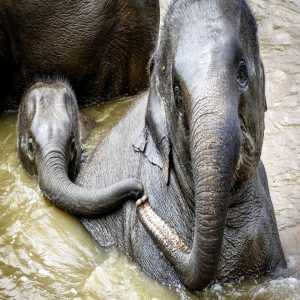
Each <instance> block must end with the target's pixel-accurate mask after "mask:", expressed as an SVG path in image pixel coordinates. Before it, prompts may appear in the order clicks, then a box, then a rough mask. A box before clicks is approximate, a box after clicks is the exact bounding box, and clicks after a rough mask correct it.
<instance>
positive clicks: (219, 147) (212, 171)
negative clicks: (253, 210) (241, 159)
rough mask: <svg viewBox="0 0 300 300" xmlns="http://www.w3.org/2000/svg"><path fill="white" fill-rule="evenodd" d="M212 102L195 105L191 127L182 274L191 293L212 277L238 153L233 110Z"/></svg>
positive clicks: (222, 101)
mask: <svg viewBox="0 0 300 300" xmlns="http://www.w3.org/2000/svg"><path fill="white" fill-rule="evenodd" d="M209 98H211V97H209ZM212 99H213V101H211V103H213V104H211V105H209V102H208V101H209V100H208V101H207V100H206V101H204V105H203V101H196V102H195V103H196V105H195V106H194V110H196V111H197V110H199V111H201V116H199V114H197V113H196V114H194V115H193V119H192V126H191V156H192V163H193V178H194V192H195V233H194V241H193V246H192V250H191V252H190V254H189V263H188V269H186V271H187V273H186V274H188V278H187V283H188V285H189V286H190V287H191V288H193V289H199V288H203V287H205V286H206V285H207V284H208V283H209V282H210V281H211V280H212V279H213V278H214V275H215V273H216V270H217V266H218V262H219V257H220V254H221V248H222V241H223V233H224V227H225V222H226V216H227V210H228V203H229V199H230V190H231V185H232V182H233V177H234V172H235V166H236V163H237V159H238V153H239V120H238V117H237V116H238V114H237V111H235V110H236V108H235V106H234V105H232V106H231V105H230V102H229V101H228V99H222V98H220V99H218V97H217V99H216V97H213V98H212ZM216 103H218V104H216ZM212 106H213V107H212ZM186 274H185V275H186Z"/></svg>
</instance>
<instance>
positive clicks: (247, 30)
mask: <svg viewBox="0 0 300 300" xmlns="http://www.w3.org/2000/svg"><path fill="white" fill-rule="evenodd" d="M153 60H154V61H153V68H152V75H151V85H150V93H149V102H148V108H147V115H146V126H147V128H148V132H149V133H150V135H151V136H152V138H153V140H154V142H155V144H156V147H157V149H158V150H159V152H160V153H161V156H162V159H163V162H164V163H163V164H164V170H169V169H170V168H173V170H174V172H175V173H176V177H177V179H178V182H179V184H180V186H181V189H182V190H183V191H184V192H185V194H186V195H187V197H188V198H191V200H192V202H193V205H194V206H195V230H194V237H193V243H192V245H191V247H187V246H186V244H185V243H184V242H183V241H182V240H181V239H180V237H179V236H178V235H177V233H176V231H175V230H174V229H172V228H170V227H168V225H167V224H166V223H165V222H164V221H163V220H162V219H160V218H159V217H158V216H157V215H156V214H155V213H154V212H153V211H151V208H150V206H149V204H148V203H147V201H145V199H144V201H139V202H138V207H137V209H138V213H139V217H140V219H141V221H142V223H143V225H144V226H145V228H146V229H147V231H148V232H149V234H150V235H151V237H152V238H153V239H154V241H155V243H156V244H158V245H159V247H160V248H161V250H162V251H163V253H164V254H165V256H166V257H167V258H168V260H169V261H170V263H171V264H172V266H173V267H174V269H175V270H176V272H177V273H178V274H179V277H180V279H181V281H182V282H183V283H184V284H185V285H186V286H187V287H189V288H191V289H195V290H199V289H202V288H203V287H205V286H206V285H207V284H208V283H209V282H210V281H211V280H212V279H214V278H215V276H216V274H217V272H218V265H219V262H220V257H221V252H222V247H224V245H223V236H224V230H225V225H226V222H227V217H228V211H229V208H230V206H232V205H234V202H236V201H241V198H242V197H244V198H246V199H247V192H246V191H245V185H246V184H247V182H249V181H250V180H251V178H253V177H254V175H255V174H256V172H257V170H258V164H259V161H260V155H261V149H262V143H263V135H264V112H265V110H266V101H265V91H264V70H263V65H262V62H261V59H260V54H259V45H258V41H257V27H256V21H255V19H254V17H253V15H252V13H251V11H250V9H249V7H248V5H247V4H246V2H245V1H244V0H234V1H218V0H213V1H187V0H177V1H174V3H173V5H172V6H171V7H170V9H169V12H168V14H167V16H166V18H165V24H164V27H163V29H162V32H161V37H160V42H159V46H158V50H157V52H156V54H155V56H154V58H153ZM150 155H151V154H150ZM172 162H173V163H172ZM167 182H168V181H167ZM266 190H267V187H266ZM237 193H239V194H240V195H241V194H242V195H244V196H242V197H237V196H236V195H237ZM267 193H268V192H267ZM249 198H250V197H249ZM270 211H271V210H270ZM270 213H273V210H272V211H271V212H270ZM273 214H274V213H273ZM162 226H163V227H164V228H161V227H162ZM272 228H273V227H272ZM272 230H273V229H272ZM165 232H169V233H170V234H169V235H168V234H164V233H165ZM274 232H275V233H274V236H276V238H277V240H276V242H278V244H279V248H278V249H279V250H278V251H277V250H274V253H275V254H274V255H273V254H272V255H270V257H272V259H273V261H272V263H270V266H269V268H270V269H272V268H273V269H274V268H275V267H276V266H277V265H278V264H279V262H282V265H284V264H285V263H284V256H283V253H282V250H281V246H280V241H279V238H278V231H277V227H276V221H275V229H274ZM176 241H177V242H176ZM271 251H273V250H271ZM262 264H263V263H262ZM260 268H261V269H260ZM264 268H266V267H265V265H262V266H259V267H257V270H256V271H257V272H261V271H262V272H264V271H267V270H263V269H264Z"/></svg>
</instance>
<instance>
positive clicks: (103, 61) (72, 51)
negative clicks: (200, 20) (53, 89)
mask: <svg viewBox="0 0 300 300" xmlns="http://www.w3.org/2000/svg"><path fill="white" fill-rule="evenodd" d="M158 25H159V4H158V1H155V0H142V1H123V0H122V1H121V0H120V1H111V0H104V1H103V0H97V1H89V2H87V1H66V0H58V1H54V2H49V1H45V0H42V1H35V0H34V1H27V0H21V1H11V0H5V1H1V3H0V98H1V103H0V110H5V109H16V108H17V107H18V104H19V103H20V99H21V96H22V95H23V93H24V90H25V89H26V88H27V87H29V86H31V85H32V83H34V82H35V81H37V79H42V78H48V77H50V78H53V77H54V76H56V77H60V78H66V79H67V80H69V81H70V83H71V85H72V87H73V89H74V91H75V94H76V96H77V99H78V102H79V105H82V104H88V103H93V102H96V101H99V99H101V100H107V99H111V98H113V97H116V96H120V95H123V94H134V93H136V92H138V91H140V90H143V89H145V88H146V87H147V86H148V80H149V79H148V76H149V75H148V62H149V59H150V56H151V54H152V52H153V50H154V46H155V43H156V37H157V32H158Z"/></svg>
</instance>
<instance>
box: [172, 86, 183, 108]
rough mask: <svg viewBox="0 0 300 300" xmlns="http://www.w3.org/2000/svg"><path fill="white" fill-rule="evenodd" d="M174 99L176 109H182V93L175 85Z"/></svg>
mask: <svg viewBox="0 0 300 300" xmlns="http://www.w3.org/2000/svg"><path fill="white" fill-rule="evenodd" d="M174 99H175V104H176V107H178V109H182V105H183V103H182V93H181V90H180V87H179V86H178V85H177V84H175V86H174Z"/></svg>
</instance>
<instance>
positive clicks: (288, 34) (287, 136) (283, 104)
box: [0, 0, 300, 300]
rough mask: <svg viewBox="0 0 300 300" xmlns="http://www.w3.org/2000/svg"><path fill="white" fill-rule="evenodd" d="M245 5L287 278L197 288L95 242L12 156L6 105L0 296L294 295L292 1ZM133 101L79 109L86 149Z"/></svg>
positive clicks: (298, 206)
mask: <svg viewBox="0 0 300 300" xmlns="http://www.w3.org/2000/svg"><path fill="white" fill-rule="evenodd" d="M166 2H167V1H166ZM251 6H252V8H253V10H254V12H255V16H256V18H257V20H258V23H259V37H260V45H261V54H262V58H263V62H264V65H265V71H266V96H267V101H268V112H267V113H266V130H265V141H264V146H263V154H262V159H263V161H264V163H265V166H266V169H267V173H268V179H269V185H270V191H271V196H272V201H273V205H274V208H275V211H276V217H277V222H278V228H279V232H280V237H281V240H282V244H283V247H284V251H285V254H286V257H287V261H288V265H289V274H288V276H286V277H282V278H277V279H271V278H259V279H253V280H242V279H241V282H240V283H236V284H227V285H224V286H221V285H219V284H214V285H213V286H212V287H210V288H208V289H207V290H205V291H204V292H202V293H199V294H191V293H189V292H188V291H186V290H184V289H182V288H179V287H177V288H176V287H173V288H171V287H167V286H164V285H161V284H159V283H157V282H155V281H154V280H152V279H151V278H149V277H147V276H146V275H145V274H144V273H143V272H141V271H140V270H139V268H138V267H137V266H136V265H135V264H134V263H132V262H131V261H130V259H129V258H127V257H126V256H125V255H123V254H122V253H120V252H119V251H118V250H117V249H114V248H110V249H103V248H101V247H99V246H98V245H97V244H96V243H95V242H94V240H93V239H92V238H91V237H90V235H89V234H88V233H87V232H86V231H85V229H84V228H83V226H82V225H81V224H80V222H79V221H78V220H77V219H76V218H75V217H73V216H70V215H69V214H67V213H65V212H63V211H61V210H59V209H57V208H56V207H54V206H53V205H52V204H51V203H50V202H49V201H48V200H46V199H45V198H43V197H42V196H41V193H40V191H39V188H38V185H37V181H36V180H35V179H31V178H29V177H28V176H27V175H26V174H25V173H24V171H23V169H22V167H21V166H20V163H19V161H18V158H17V151H16V114H13V113H10V114H1V115H0V120H1V121H0V122H1V128H0V182H1V184H0V216H1V217H0V299H7V298H14V299H280V300H281V299H300V199H299V198H300V197H299V195H300V1H299V0H294V1H292V0H290V1H283V0H281V1H280V0H271V1H263V0H253V1H251ZM162 7H163V8H165V7H166V3H162ZM132 101H134V99H133V98H128V99H126V100H125V101H124V100H123V101H114V102H112V103H110V104H104V105H100V106H96V107H91V108H85V109H82V111H83V112H85V113H86V114H87V115H90V116H92V117H93V118H95V120H96V121H97V126H96V128H95V129H94V130H93V131H92V132H91V135H90V137H89V138H88V140H87V141H86V146H87V152H88V153H90V152H91V151H92V149H93V147H94V145H95V144H96V143H97V141H98V140H99V139H101V137H102V136H104V135H105V133H106V132H107V131H108V130H109V128H111V127H112V126H113V125H114V124H116V122H117V121H118V119H119V118H120V117H121V116H122V114H123V113H124V112H125V111H126V110H127V109H128V108H129V106H130V104H131V103H132Z"/></svg>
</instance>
